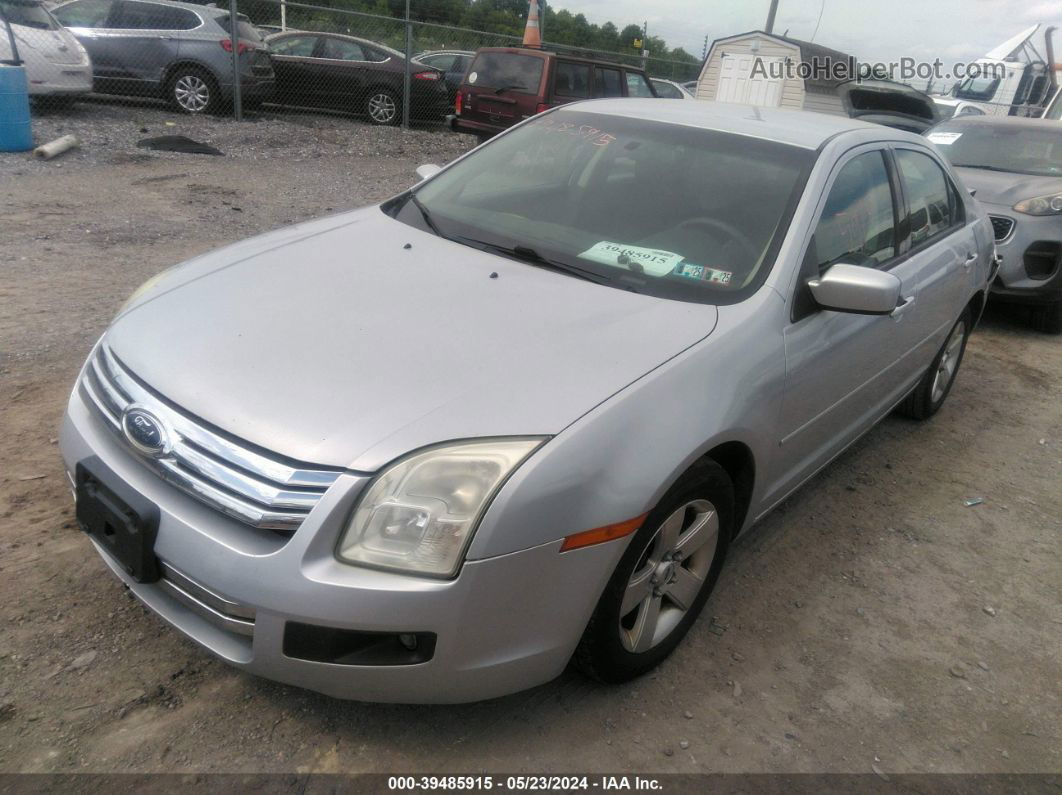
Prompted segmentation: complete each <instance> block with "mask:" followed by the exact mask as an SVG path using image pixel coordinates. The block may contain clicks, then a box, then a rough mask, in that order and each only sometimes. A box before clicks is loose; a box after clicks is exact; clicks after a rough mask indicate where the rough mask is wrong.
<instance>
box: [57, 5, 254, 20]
mask: <svg viewBox="0 0 1062 795" xmlns="http://www.w3.org/2000/svg"><path fill="white" fill-rule="evenodd" d="M139 1H140V2H143V3H155V4H156V5H160V6H177V8H183V9H185V10H187V11H195V12H196V13H197V14H201V15H202V16H204V17H211V18H216V17H227V16H228V15H229V9H228V8H218V7H217V6H213V5H203V4H201V3H180V2H176V0H139ZM64 5H66V4H65V3H64ZM237 18H238V19H239V20H240V21H241V22H249V21H250V20H249V19H247V17H246V15H244V14H239V15H237Z"/></svg>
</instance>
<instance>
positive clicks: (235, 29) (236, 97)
mask: <svg viewBox="0 0 1062 795" xmlns="http://www.w3.org/2000/svg"><path fill="white" fill-rule="evenodd" d="M229 30H230V31H231V32H230V33H229V42H230V43H231V44H232V109H233V116H234V117H235V119H236V121H243V100H242V98H241V97H240V23H239V21H238V20H237V18H236V0H229ZM247 57H248V58H250V57H251V56H250V55H248V56H247Z"/></svg>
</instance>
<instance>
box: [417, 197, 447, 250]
mask: <svg viewBox="0 0 1062 795" xmlns="http://www.w3.org/2000/svg"><path fill="white" fill-rule="evenodd" d="M409 200H410V201H411V202H413V206H414V207H416V208H417V209H418V210H419V211H420V217H421V218H423V219H424V223H425V224H427V227H428V229H430V230H431V231H432V232H433V233H434V234H435V235H436V236H437V237H442V238H446V239H447V240H450V239H451V238H450V237H449V236H448V235H444V234H443V233H442V232H440V231H439V227H438V226H436V225H435V221H434V220H433V219H432V217H431V213H429V212H428V208H427V207H425V206H424V203H423V202H422V201H421V200H420V199H418V198H417V194H416V193H414V192H413V191H410V192H409Z"/></svg>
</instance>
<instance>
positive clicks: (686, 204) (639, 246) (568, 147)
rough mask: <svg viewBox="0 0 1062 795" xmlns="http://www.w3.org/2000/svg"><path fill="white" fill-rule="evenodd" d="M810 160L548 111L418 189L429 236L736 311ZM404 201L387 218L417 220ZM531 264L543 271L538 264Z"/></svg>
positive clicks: (782, 226) (667, 128)
mask: <svg viewBox="0 0 1062 795" xmlns="http://www.w3.org/2000/svg"><path fill="white" fill-rule="evenodd" d="M814 157H815V155H814V153H813V152H811V151H809V150H806V149H800V148H797V147H793V146H788V145H784V144H780V143H776V142H772V141H765V140H760V139H756V138H750V137H746V136H740V135H734V134H730V133H722V132H716V131H711V130H703V129H699V128H694V127H686V126H679V125H671V124H663V123H659V122H653V121H647V120H644V119H628V118H624V117H620V116H610V115H601V114H595V113H586V112H578V111H571V110H564V111H557V112H552V113H547V114H544V115H542V116H539V117H537V118H535V119H534V120H533V121H531V122H529V123H528V124H525V125H523V126H522V127H520V128H519V129H517V130H514V131H513V132H511V133H509V134H507V135H504V136H502V137H500V138H498V139H497V140H495V141H493V142H491V143H490V144H488V145H487V146H485V147H484V148H483V149H481V150H479V151H478V152H476V153H475V154H473V155H471V156H470V157H468V158H466V159H465V160H463V161H461V162H460V163H457V164H456V165H454V166H453V167H452V168H450V169H447V170H446V171H445V172H443V173H442V174H440V175H439V176H437V177H435V178H434V179H432V180H431V181H429V182H427V183H426V184H424V185H423V186H422V187H420V188H418V189H416V197H417V199H418V200H419V203H420V205H421V207H422V208H423V209H425V210H427V211H428V213H429V217H430V219H431V221H432V222H433V223H434V225H435V227H436V228H437V229H438V232H439V234H442V235H443V236H446V237H453V238H455V239H458V240H459V241H460V242H465V243H468V244H469V245H475V244H476V243H479V244H487V245H489V246H492V247H503V248H505V249H513V248H517V247H519V248H520V249H522V251H523V252H524V253H525V254H526V252H527V250H528V249H530V250H531V251H532V252H534V253H535V254H537V255H539V256H540V257H541V258H542V259H545V260H550V261H553V262H555V263H561V264H563V265H565V266H567V267H568V268H569V269H571V270H572V271H578V272H580V273H583V274H586V273H589V274H591V275H592V276H593V279H594V280H595V281H600V282H602V283H605V284H608V285H610V286H613V287H617V288H620V289H626V290H633V291H635V292H643V293H647V294H651V295H657V296H660V297H665V298H675V299H678V300H685V301H699V302H705V303H734V302H736V301H739V300H741V299H742V298H744V297H745V296H746V295H748V294H749V293H751V291H752V290H755V289H756V287H758V286H759V284H760V283H762V281H763V279H764V278H765V277H766V274H767V272H768V271H769V270H770V267H771V265H772V259H773V256H774V252H775V250H776V248H777V246H778V245H780V242H781V238H782V236H783V235H784V234H785V231H786V228H787V226H788V223H789V218H790V216H791V212H792V207H793V206H794V205H795V202H796V199H797V198H799V194H800V191H801V190H802V188H803V185H804V182H805V178H806V171H807V170H808V169H810V167H811V164H812V162H813V161H814ZM414 204H415V203H413V202H406V203H405V204H404V205H402V206H401V209H400V210H399V211H398V213H397V214H396V217H398V218H399V220H402V221H405V222H406V223H410V224H413V225H417V226H421V227H422V228H423V227H424V225H425V221H424V219H423V218H422V216H423V214H422V213H421V212H419V211H418V210H419V208H416V207H415V206H413V205H414ZM540 264H541V263H540Z"/></svg>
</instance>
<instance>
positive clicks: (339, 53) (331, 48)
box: [321, 39, 368, 61]
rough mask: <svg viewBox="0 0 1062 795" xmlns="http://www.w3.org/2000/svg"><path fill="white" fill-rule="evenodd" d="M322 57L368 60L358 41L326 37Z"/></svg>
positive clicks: (340, 59)
mask: <svg viewBox="0 0 1062 795" xmlns="http://www.w3.org/2000/svg"><path fill="white" fill-rule="evenodd" d="M321 57H322V58H328V59H330V60H333V61H365V60H368V59H367V58H366V57H365V53H364V51H363V50H362V49H361V45H360V44H358V43H357V42H356V41H347V40H346V39H325V40H324V50H323V51H322V53H321Z"/></svg>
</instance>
